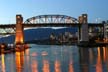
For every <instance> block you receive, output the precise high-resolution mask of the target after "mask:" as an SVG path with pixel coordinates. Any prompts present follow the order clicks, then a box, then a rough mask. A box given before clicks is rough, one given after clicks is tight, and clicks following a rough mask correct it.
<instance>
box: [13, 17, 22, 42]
mask: <svg viewBox="0 0 108 72" xmlns="http://www.w3.org/2000/svg"><path fill="white" fill-rule="evenodd" d="M22 24H23V17H22V16H21V15H16V37H15V44H23V43H24V32H23V25H22Z"/></svg>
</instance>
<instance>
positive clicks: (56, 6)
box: [0, 0, 108, 24]
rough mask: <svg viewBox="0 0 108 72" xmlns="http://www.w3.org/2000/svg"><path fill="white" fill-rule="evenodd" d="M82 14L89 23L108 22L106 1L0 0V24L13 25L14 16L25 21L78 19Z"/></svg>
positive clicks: (107, 1)
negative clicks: (52, 16) (50, 17)
mask: <svg viewBox="0 0 108 72" xmlns="http://www.w3.org/2000/svg"><path fill="white" fill-rule="evenodd" d="M83 13H87V14H88V20H89V22H96V19H98V21H102V20H108V0H0V24H9V23H15V16H16V14H22V16H23V17H24V20H26V19H27V18H30V17H33V16H37V15H45V14H62V15H68V16H71V17H75V18H78V16H80V15H81V14H83Z"/></svg>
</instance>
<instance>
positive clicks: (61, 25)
mask: <svg viewBox="0 0 108 72" xmlns="http://www.w3.org/2000/svg"><path fill="white" fill-rule="evenodd" d="M23 25H24V28H28V27H78V26H81V25H82V24H80V23H39V24H38V23H37V24H23ZM88 26H89V27H103V26H104V24H102V23H88ZM15 27H16V26H15V24H0V28H15Z"/></svg>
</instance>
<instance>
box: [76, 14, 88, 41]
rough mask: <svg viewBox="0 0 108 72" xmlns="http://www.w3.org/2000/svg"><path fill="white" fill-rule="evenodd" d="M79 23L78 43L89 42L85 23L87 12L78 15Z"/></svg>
mask: <svg viewBox="0 0 108 72" xmlns="http://www.w3.org/2000/svg"><path fill="white" fill-rule="evenodd" d="M79 23H81V26H80V28H79V33H78V34H79V36H78V37H79V38H78V40H79V41H78V43H88V42H89V35H88V24H87V14H82V16H80V17H79Z"/></svg>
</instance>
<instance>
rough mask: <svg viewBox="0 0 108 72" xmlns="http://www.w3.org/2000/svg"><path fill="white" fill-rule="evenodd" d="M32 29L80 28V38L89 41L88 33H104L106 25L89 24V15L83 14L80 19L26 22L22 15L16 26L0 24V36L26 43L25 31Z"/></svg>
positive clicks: (49, 17) (46, 18) (62, 17)
mask: <svg viewBox="0 0 108 72" xmlns="http://www.w3.org/2000/svg"><path fill="white" fill-rule="evenodd" d="M32 27H78V31H79V37H78V38H79V40H82V41H88V33H89V32H90V30H92V29H93V28H99V29H101V33H103V32H104V23H88V19H87V14H82V15H81V16H79V18H78V19H77V18H74V17H71V16H66V15H39V16H34V17H31V18H28V19H26V21H25V22H23V17H22V16H21V15H16V23H15V24H0V34H3V35H7V34H16V39H15V43H24V42H23V41H24V40H23V39H24V34H23V29H24V28H32ZM91 33H92V31H91ZM85 37H86V39H85Z"/></svg>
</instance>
